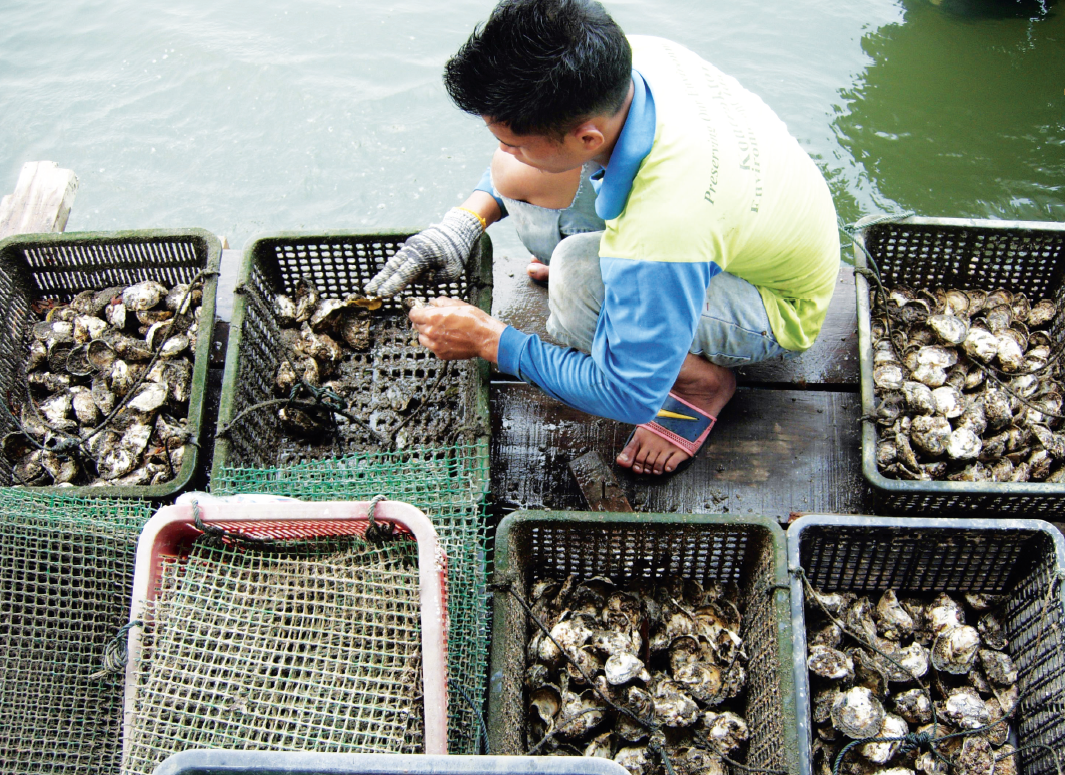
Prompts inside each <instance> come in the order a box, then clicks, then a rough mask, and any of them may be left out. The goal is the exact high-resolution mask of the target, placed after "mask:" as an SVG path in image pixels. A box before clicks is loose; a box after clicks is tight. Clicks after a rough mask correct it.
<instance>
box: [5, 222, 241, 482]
mask: <svg viewBox="0 0 1065 775" xmlns="http://www.w3.org/2000/svg"><path fill="white" fill-rule="evenodd" d="M221 255H222V246H221V243H220V242H219V241H218V238H217V237H215V236H214V235H213V234H211V233H210V232H207V231H204V230H202V229H185V230H180V231H162V230H160V231H155V230H149V231H117V232H70V233H66V234H23V235H18V236H14V237H8V238H7V239H5V240H3V241H2V242H0V318H2V319H3V320H4V321H5V323H6V325H5V328H4V332H5V333H4V334H3V335H2V336H0V394H2V395H3V397H4V400H6V401H7V402H8V406H11V407H12V408H14V407H15V405H16V404H21V403H22V402H23V401H25V399H26V395H27V389H28V388H27V383H26V362H27V359H28V355H29V353H28V351H27V349H26V344H27V336H28V335H29V331H30V329H31V328H32V326H33V324H34V323H35V322H37V320H38V318H37V317H36V316H35V315H34V313H33V312H32V311H31V309H30V307H31V305H32V304H34V303H35V302H38V301H41V300H46V299H54V300H58V301H62V302H68V301H70V300H71V299H72V298H73V297H74V296H76V295H77V294H78V293H80V292H81V291H85V290H89V289H94V288H98V289H102V288H106V287H108V286H112V285H127V284H128V285H132V284H134V283H138V282H141V281H143V280H156V281H158V282H161V283H163V284H170V285H173V284H176V283H179V282H183V283H187V282H189V281H191V280H192V279H193V278H194V277H195V276H196V275H197V273H199V272H200V271H206V272H208V273H209V274H208V276H207V277H206V278H205V279H204V286H203V302H202V311H201V313H200V315H201V321H202V325H200V327H199V332H198V335H197V339H196V345H195V348H194V351H195V359H194V361H193V371H192V384H191V391H190V395H189V411H188V432H189V434H190V437H191V439H192V441H193V442H195V441H196V440H197V439H198V438H199V435H200V431H201V428H202V425H203V412H204V390H205V385H206V382H207V365H208V364H207V362H208V358H209V356H210V348H211V337H212V335H213V324H214V308H215V291H216V288H217V284H218V283H217V272H218V264H219V259H220V257H221ZM16 413H17V410H16ZM14 430H16V426H15V424H14V422H13V421H12V419H11V417H9V416H8V413H7V412H0V436H4V435H6V434H8V433H11V432H12V431H14ZM198 460H199V449H198V447H197V445H196V444H195V443H190V444H188V445H187V449H186V453H185V456H184V459H183V462H182V464H181V469H180V471H178V474H177V476H176V477H174V479H172V480H170V481H169V482H164V483H162V484H157V485H144V486H127V485H111V486H97V487H54V486H49V487H34V488H31V489H33V490H34V491H40V492H54V493H56V494H59V493H62V494H65V495H71V496H81V497H86V498H100V497H123V498H130V497H136V498H150V499H152V500H157V501H158V500H162V499H165V498H169V497H171V496H173V495H175V494H177V493H179V492H181V490H183V489H184V488H185V487H187V486H188V484H189V482H190V481H191V479H192V477H193V475H194V474H195V472H196V467H197V463H198ZM13 483H14V482H13V477H12V466H11V463H10V462H9V461H8V460H7V459H6V457H5V456H3V455H0V486H9V485H12V484H13Z"/></svg>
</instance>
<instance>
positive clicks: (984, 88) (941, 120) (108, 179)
mask: <svg viewBox="0 0 1065 775" xmlns="http://www.w3.org/2000/svg"><path fill="white" fill-rule="evenodd" d="M492 5H493V3H492V2H491V0H476V1H475V0H452V1H451V2H447V3H441V2H431V1H430V0H400V1H399V2H391V3H377V2H375V3H371V2H366V1H365V0H360V1H358V2H353V1H352V0H328V1H327V0H300V1H299V2H278V1H277V0H258V2H254V3H252V2H243V1H241V0H232V1H230V2H222V3H219V2H216V1H211V2H209V1H208V0H171V1H170V2H167V3H162V2H154V1H153V2H145V0H107V2H104V1H103V0H60V1H59V2H57V3H51V4H41V3H39V2H35V1H34V0H4V1H3V2H2V3H0V189H2V190H3V191H2V192H3V193H6V192H9V191H11V190H12V189H13V188H14V185H15V181H16V179H17V176H18V171H19V169H20V167H21V165H22V164H23V163H24V162H26V161H34V160H40V159H48V160H52V161H56V162H58V163H59V165H60V166H62V167H66V168H69V169H72V170H74V171H75V172H76V173H77V175H78V177H79V179H80V190H79V192H78V196H77V199H76V201H75V205H74V210H73V212H72V214H71V217H70V221H69V224H68V226H67V229H68V231H72V230H97V229H119V228H123V229H124V228H163V227H186V226H200V227H204V228H207V229H210V230H211V231H213V232H215V233H218V234H224V235H226V236H227V237H228V239H229V242H230V244H231V245H232V246H233V247H240V246H241V245H242V244H243V243H244V242H245V241H247V239H248V238H249V237H250V236H252V235H253V234H255V233H256V232H261V231H277V230H282V229H302V230H307V229H311V230H365V231H380V230H390V229H416V228H419V227H421V226H424V225H426V224H428V223H429V222H431V221H432V220H433V219H435V218H437V217H438V216H439V214H440V213H441V212H442V211H444V210H446V209H447V208H448V207H450V206H452V205H454V204H457V203H458V202H460V201H461V200H462V199H463V198H465V196H466V195H467V194H468V192H469V191H470V189H471V188H472V186H473V185H474V184H475V183H476V181H477V180H478V178H479V177H480V174H481V172H482V171H483V170H484V168H485V166H486V165H487V163H488V160H489V158H490V156H491V153H492V150H493V148H494V141H493V139H492V137H491V136H490V134H489V133H488V131H487V130H486V129H485V128H484V126H483V124H482V123H481V122H480V121H479V119H477V118H475V117H470V116H466V115H463V114H462V113H460V112H459V111H458V110H456V109H455V108H454V107H453V106H452V105H451V104H450V102H449V101H448V98H447V95H446V93H445V92H444V89H443V86H442V84H441V78H440V76H441V70H442V67H443V64H444V62H445V61H446V60H447V58H448V56H449V55H450V54H451V53H453V52H454V51H455V50H456V49H457V48H458V46H459V45H460V44H461V43H462V42H463V40H464V39H465V38H466V36H467V35H468V34H469V32H470V31H471V30H472V28H473V27H474V25H475V24H476V23H477V22H478V21H480V20H482V19H483V18H485V17H486V16H487V14H488V12H489V10H490V9H491V7H492ZM606 5H607V8H608V10H610V11H611V13H612V14H613V15H614V17H615V18H616V19H617V21H618V22H619V23H620V24H621V26H622V27H623V28H624V29H625V30H626V31H627V32H629V33H640V34H648V35H660V36H663V37H667V38H671V39H673V40H676V41H678V42H680V43H683V44H684V45H686V46H688V47H690V48H692V49H694V50H695V51H696V52H698V53H699V54H700V55H702V56H703V57H705V58H706V59H708V60H710V61H711V62H713V63H714V64H715V65H717V66H718V67H720V68H721V69H722V70H724V71H725V72H727V73H729V74H730V75H733V76H735V77H736V78H738V79H739V81H740V82H741V83H742V84H744V85H745V86H746V87H747V88H749V89H751V90H753V91H755V92H756V93H758V94H759V95H761V97H762V98H763V99H764V100H765V101H766V102H767V103H768V104H769V105H770V106H771V107H772V108H773V109H774V110H775V111H776V112H777V113H778V114H779V115H780V116H781V118H783V119H784V121H785V122H786V123H787V124H788V126H789V128H790V129H791V132H792V133H793V134H794V135H795V136H796V137H797V138H798V140H799V142H800V143H801V144H802V145H803V147H804V148H806V149H807V151H808V152H809V153H810V155H811V156H812V157H813V158H814V159H816V161H817V163H818V164H819V165H820V166H821V168H822V170H823V171H824V173H825V176H826V177H827V178H828V180H829V182H830V185H831V187H832V191H833V194H834V196H835V200H836V205H837V209H838V211H839V213H840V216H841V218H842V219H843V220H844V221H853V220H856V219H857V218H858V217H860V216H862V215H865V214H869V213H881V212H887V213H895V212H901V211H904V210H914V211H916V212H917V213H919V214H922V215H930V216H967V217H980V218H984V217H988V218H1005V219H1026V220H1065V188H1063V187H1065V13H1062V10H1061V9H1059V8H1058V7H1057V6H1056V5H1054V4H1053V3H1050V2H1049V1H1048V2H1043V3H1040V2H1031V1H1030V0H1026V1H1025V2H1017V1H1016V0H941V1H940V2H938V3H933V2H928V0H902V2H898V1H897V0H855V1H854V2H848V3H839V2H828V1H827V0H787V1H785V0H766V1H765V2H761V3H736V2H725V1H724V0H654V2H652V1H651V0H614V1H613V2H607V4H606ZM499 228H500V227H494V231H498V230H499ZM497 239H498V237H497ZM506 239H507V238H506V236H505V235H504V237H503V241H504V243H505V242H506Z"/></svg>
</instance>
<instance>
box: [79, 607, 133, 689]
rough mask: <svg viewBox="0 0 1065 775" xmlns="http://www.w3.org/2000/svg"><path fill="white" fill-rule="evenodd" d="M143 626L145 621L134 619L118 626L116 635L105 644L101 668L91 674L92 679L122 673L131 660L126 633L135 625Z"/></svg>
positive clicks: (100, 679) (99, 679) (96, 679)
mask: <svg viewBox="0 0 1065 775" xmlns="http://www.w3.org/2000/svg"><path fill="white" fill-rule="evenodd" d="M141 626H143V622H141V621H140V620H139V619H134V620H133V621H132V622H128V623H126V624H123V625H122V626H121V627H119V628H118V632H116V633H115V636H114V637H113V638H111V640H109V641H108V642H107V645H106V646H104V655H103V657H102V658H101V660H100V669H99V670H97V671H96V672H95V673H92V674H91V675H90V676H89V680H90V681H102V680H104V679H105V678H108V677H110V676H113V675H121V674H122V671H123V670H125V669H126V664H127V663H128V662H129V648H128V646H127V644H126V640H125V638H126V635H127V634H128V633H129V631H130V630H131V629H133V628H134V627H141Z"/></svg>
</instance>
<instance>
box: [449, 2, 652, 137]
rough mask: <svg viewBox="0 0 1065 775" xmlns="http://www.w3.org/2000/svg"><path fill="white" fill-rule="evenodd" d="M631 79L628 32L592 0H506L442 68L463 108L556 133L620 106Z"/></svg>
mask: <svg viewBox="0 0 1065 775" xmlns="http://www.w3.org/2000/svg"><path fill="white" fill-rule="evenodd" d="M631 79H632V51H631V49H630V48H629V43H628V41H627V40H626V39H625V34H624V33H623V32H622V31H621V28H620V27H618V25H617V24H615V23H614V20H613V19H611V18H610V16H609V15H608V14H607V12H606V11H605V10H604V9H603V6H601V5H600V4H599V3H597V2H594V0H502V2H501V3H500V4H499V5H497V6H496V7H495V9H494V10H493V11H492V14H491V16H489V17H488V21H487V22H486V23H485V24H484V25H482V26H479V27H478V28H477V29H475V30H474V32H473V34H472V35H470V38H469V40H467V41H466V43H465V44H464V45H463V46H462V48H460V49H459V51H458V53H457V54H455V56H453V57H452V58H451V59H450V60H449V61H448V63H447V66H446V68H445V70H444V85H445V86H446V88H447V91H448V94H450V95H451V99H452V100H454V101H455V104H456V105H458V106H459V108H461V109H462V110H464V111H465V112H467V113H472V114H474V115H478V116H482V117H484V118H485V120H486V121H488V122H489V124H490V125H492V124H499V125H503V126H505V127H506V129H507V130H508V132H510V133H512V134H513V135H519V136H520V135H543V136H545V137H548V138H550V137H554V138H555V139H556V140H561V139H562V137H563V136H564V135H565V134H566V133H567V132H569V131H571V130H572V129H574V128H575V127H577V126H578V125H580V124H581V123H582V122H583V121H585V120H587V119H589V118H592V117H595V116H612V115H614V114H615V113H617V111H618V109H619V108H621V106H622V105H623V104H624V102H625V98H626V97H627V95H628V92H629V85H630V83H631Z"/></svg>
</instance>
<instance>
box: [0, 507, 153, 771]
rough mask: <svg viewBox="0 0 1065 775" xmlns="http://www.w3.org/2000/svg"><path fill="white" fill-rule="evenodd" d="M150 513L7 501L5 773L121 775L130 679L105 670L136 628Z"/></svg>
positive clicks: (0, 653)
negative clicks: (123, 635) (138, 559)
mask: <svg viewBox="0 0 1065 775" xmlns="http://www.w3.org/2000/svg"><path fill="white" fill-rule="evenodd" d="M151 515H152V509H151V507H150V505H149V504H147V503H143V502H132V501H127V500H122V499H114V498H106V499H92V498H83V497H67V496H62V495H56V494H53V493H47V494H46V493H31V492H25V491H21V490H19V489H15V488H5V489H2V490H0V612H2V613H0V771H2V772H4V773H65V772H70V773H79V774H81V775H85V774H86V773H90V774H95V773H113V772H116V771H117V770H118V766H119V759H120V757H121V743H122V708H123V686H124V684H123V681H122V676H121V675H115V674H106V675H104V676H103V677H99V676H98V675H97V674H98V671H100V670H101V659H102V656H103V654H104V652H105V650H106V649H107V647H108V644H109V643H110V642H111V641H112V640H113V639H114V638H115V635H116V632H118V630H119V629H120V628H121V627H122V626H123V625H125V624H126V623H127V621H128V619H129V601H130V594H131V592H132V585H133V572H134V563H135V554H136V546H137V537H138V535H139V533H140V530H141V527H142V526H143V525H144V524H145V523H146V522H147V521H148V519H149V518H150V517H151Z"/></svg>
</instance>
